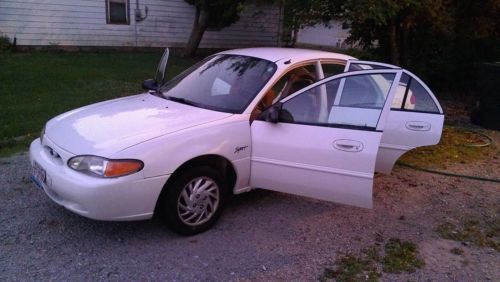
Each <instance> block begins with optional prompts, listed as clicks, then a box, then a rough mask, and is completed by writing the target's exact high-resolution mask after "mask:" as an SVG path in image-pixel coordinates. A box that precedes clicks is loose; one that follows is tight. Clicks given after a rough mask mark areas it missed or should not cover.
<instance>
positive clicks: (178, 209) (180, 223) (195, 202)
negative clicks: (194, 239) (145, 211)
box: [159, 166, 227, 235]
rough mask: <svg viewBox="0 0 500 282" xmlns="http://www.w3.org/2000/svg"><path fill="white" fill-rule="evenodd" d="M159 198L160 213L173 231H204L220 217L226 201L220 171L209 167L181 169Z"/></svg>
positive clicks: (183, 232) (188, 233)
mask: <svg viewBox="0 0 500 282" xmlns="http://www.w3.org/2000/svg"><path fill="white" fill-rule="evenodd" d="M164 189H166V190H165V191H164V194H163V195H162V197H160V200H159V201H160V203H159V204H160V210H159V212H160V216H161V218H162V219H163V220H164V221H165V223H166V224H167V225H168V226H169V227H170V228H171V229H172V231H174V232H176V233H179V234H182V235H194V234H197V233H201V232H203V231H205V230H207V229H209V228H210V227H212V225H213V224H214V223H215V222H216V221H217V219H218V218H219V217H220V215H221V213H222V210H223V208H224V206H225V204H226V200H227V188H226V183H225V182H224V181H223V178H222V176H221V173H220V172H218V171H217V170H215V169H213V168H211V167H209V166H198V167H193V168H189V169H187V170H185V171H182V172H181V173H180V174H179V175H178V176H177V177H176V178H175V179H174V181H173V182H172V183H170V184H169V185H168V186H167V187H165V188H164Z"/></svg>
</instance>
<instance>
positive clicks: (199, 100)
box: [161, 54, 276, 113]
mask: <svg viewBox="0 0 500 282" xmlns="http://www.w3.org/2000/svg"><path fill="white" fill-rule="evenodd" d="M275 71H276V64H274V63H273V62H270V61H266V60H262V59H258V58H253V57H247V56H241V55H225V54H221V55H215V56H211V57H208V58H206V59H205V60H203V61H201V62H199V63H198V64H196V65H194V66H192V67H191V68H189V69H187V70H186V71H184V72H183V73H181V74H180V75H178V76H177V77H175V78H173V79H172V80H170V81H169V82H167V83H166V84H165V85H164V86H163V87H162V88H161V92H162V94H163V96H164V97H165V98H167V99H171V100H174V101H178V102H183V103H185V104H189V105H193V106H197V107H202V108H207V109H211V110H216V111H223V112H230V113H241V112H243V110H245V108H246V107H247V106H248V104H250V102H251V101H252V100H253V98H254V97H255V96H256V95H257V93H259V91H260V90H261V89H262V87H263V86H264V85H265V84H266V83H267V81H268V80H269V79H270V78H271V76H272V75H273V74H274V72H275Z"/></svg>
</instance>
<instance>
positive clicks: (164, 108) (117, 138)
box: [45, 94, 232, 156]
mask: <svg viewBox="0 0 500 282" xmlns="http://www.w3.org/2000/svg"><path fill="white" fill-rule="evenodd" d="M231 115H232V114H228V113H222V112H216V111H211V110H206V109H201V108H197V107H193V106H188V105H184V104H180V103H177V102H173V101H169V100H165V99H162V98H159V97H156V96H153V95H151V94H141V95H136V96H130V97H125V98H119V99H114V100H109V101H105V102H101V103H97V104H93V105H89V106H85V107H82V108H79V109H75V110H72V111H69V112H67V113H64V114H61V115H59V116H57V117H55V118H53V119H51V120H50V121H49V122H48V123H47V125H46V128H45V134H46V135H45V136H46V137H47V138H49V139H50V140H52V141H53V142H54V143H55V144H56V145H58V146H59V147H61V148H62V149H64V150H66V151H68V152H70V153H73V154H75V155H81V154H92V155H100V156H109V155H111V154H113V153H116V152H119V151H121V150H123V149H126V148H128V147H131V146H134V145H136V144H139V143H142V142H144V141H147V140H150V139H153V138H156V137H159V136H162V135H165V134H169V133H172V132H175V131H179V130H182V129H186V128H189V127H193V126H197V125H201V124H204V123H209V122H212V121H215V120H219V119H223V118H226V117H229V116H231Z"/></svg>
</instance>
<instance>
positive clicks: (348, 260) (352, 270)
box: [319, 254, 381, 282]
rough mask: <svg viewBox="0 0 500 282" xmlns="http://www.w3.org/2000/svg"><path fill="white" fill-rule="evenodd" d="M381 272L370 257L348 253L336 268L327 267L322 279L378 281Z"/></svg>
mask: <svg viewBox="0 0 500 282" xmlns="http://www.w3.org/2000/svg"><path fill="white" fill-rule="evenodd" d="M380 276H381V275H380V273H378V272H377V267H376V266H375V264H374V262H373V261H372V260H370V259H363V258H359V257H356V256H354V255H352V254H347V255H345V256H343V257H342V258H340V260H339V261H338V262H337V267H336V269H335V270H333V269H330V268H325V269H324V270H323V274H322V276H321V277H320V278H319V280H320V281H326V280H328V279H335V281H346V282H347V281H378V279H379V278H380Z"/></svg>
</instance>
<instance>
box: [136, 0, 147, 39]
mask: <svg viewBox="0 0 500 282" xmlns="http://www.w3.org/2000/svg"><path fill="white" fill-rule="evenodd" d="M134 15H135V16H134V20H135V47H139V26H138V25H137V24H138V23H140V22H142V21H143V20H145V19H146V18H147V17H148V6H144V16H142V12H141V9H140V8H139V0H136V1H135V10H134Z"/></svg>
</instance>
